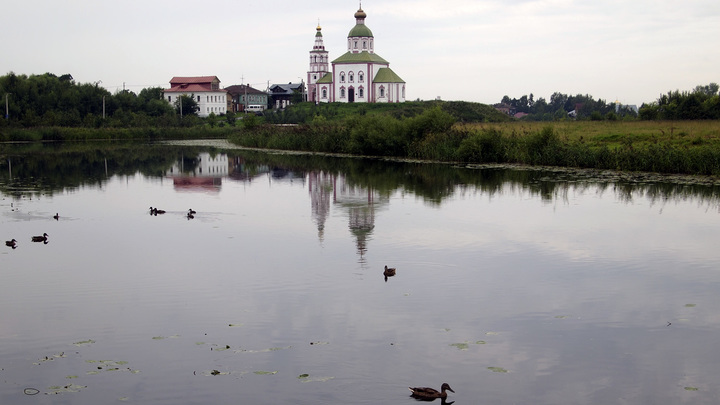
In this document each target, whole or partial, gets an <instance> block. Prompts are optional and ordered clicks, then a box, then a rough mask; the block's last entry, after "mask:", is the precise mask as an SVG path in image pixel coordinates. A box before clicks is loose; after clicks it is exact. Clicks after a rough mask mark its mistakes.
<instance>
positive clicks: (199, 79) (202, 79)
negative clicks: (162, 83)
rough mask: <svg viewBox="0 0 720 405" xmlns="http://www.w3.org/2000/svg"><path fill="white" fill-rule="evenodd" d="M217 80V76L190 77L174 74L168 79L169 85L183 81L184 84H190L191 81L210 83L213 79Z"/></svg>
mask: <svg viewBox="0 0 720 405" xmlns="http://www.w3.org/2000/svg"><path fill="white" fill-rule="evenodd" d="M215 80H217V81H218V82H219V81H220V79H218V77H217V76H190V77H182V76H175V77H173V78H172V79H170V85H173V84H175V83H177V84H180V83H185V84H192V83H212V82H213V81H215Z"/></svg>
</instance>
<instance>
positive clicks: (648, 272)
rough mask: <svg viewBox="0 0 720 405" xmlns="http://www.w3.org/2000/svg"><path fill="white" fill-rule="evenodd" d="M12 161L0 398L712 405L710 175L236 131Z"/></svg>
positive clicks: (6, 184) (718, 357) (716, 325)
mask: <svg viewBox="0 0 720 405" xmlns="http://www.w3.org/2000/svg"><path fill="white" fill-rule="evenodd" d="M0 157H2V161H1V162H0V196H1V198H2V199H1V200H0V238H2V239H3V240H10V239H12V238H15V239H17V240H18V242H17V248H16V249H12V248H10V247H6V246H3V249H2V250H0V252H1V253H0V308H1V309H2V310H1V311H0V403H1V404H24V403H28V404H31V403H32V404H37V403H40V404H50V403H53V404H56V403H57V404H65V403H67V404H101V403H103V404H107V403H116V402H121V403H122V402H129V403H138V404H210V403H212V404H237V403H264V404H280V403H293V404H331V403H342V404H362V403H368V404H369V403H373V404H375V403H383V404H413V403H415V401H414V400H413V399H412V398H410V397H409V396H408V395H409V393H410V392H409V391H408V390H407V387H408V386H433V387H435V388H439V387H440V385H441V383H443V382H448V383H449V384H450V385H451V386H452V387H453V388H454V389H455V391H456V393H455V394H452V393H450V400H455V401H456V403H457V404H479V403H488V404H490V403H492V404H530V403H532V404H679V403H686V404H716V403H718V402H719V401H720V389H719V388H718V383H717V381H718V376H719V375H720V350H718V348H717V342H718V336H720V335H719V334H718V332H720V294H718V292H719V290H720V288H719V287H720V251H719V250H718V242H720V236H719V235H720V233H719V232H718V230H719V229H720V215H719V210H720V190H718V189H717V188H713V187H708V186H689V185H681V184H672V183H655V184H650V183H646V184H628V183H620V182H615V183H613V182H607V181H599V180H593V179H591V178H590V179H589V178H585V177H581V176H572V175H568V174H564V173H551V172H543V171H531V170H511V169H503V168H495V169H482V170H480V169H473V170H471V169H463V168H454V167H451V166H447V165H431V164H418V163H399V162H387V161H380V160H361V159H345V158H333V157H318V156H299V155H268V154H262V153H259V152H252V151H245V150H236V149H229V145H226V144H223V143H215V144H213V145H210V146H202V145H201V144H175V145H167V144H166V145H152V146H148V145H123V144H109V145H106V144H90V145H66V146H57V145H46V146H38V145H29V146H28V145H16V146H12V147H10V146H2V147H0ZM150 206H153V207H159V208H161V209H164V210H166V211H167V212H166V213H165V214H163V215H157V216H152V215H150V214H149V210H148V209H149V207H150ZM189 208H193V209H194V210H196V211H197V214H195V218H193V219H188V218H187V217H186V213H187V210H188V209H189ZM55 213H58V214H59V219H58V220H55V219H53V215H54V214H55ZM43 233H47V234H48V235H49V237H48V243H47V244H43V243H35V242H31V241H30V238H31V236H33V235H41V234H43ZM384 265H389V266H391V267H396V268H397V275H396V276H395V277H391V278H389V279H388V280H387V281H386V280H385V279H384V277H383V275H382V272H383V271H382V270H383V266H384ZM26 388H32V389H34V390H37V392H38V393H37V394H36V395H28V394H32V393H35V392H36V391H34V390H29V391H24V390H25V389H26ZM437 403H440V401H439V400H438V401H437Z"/></svg>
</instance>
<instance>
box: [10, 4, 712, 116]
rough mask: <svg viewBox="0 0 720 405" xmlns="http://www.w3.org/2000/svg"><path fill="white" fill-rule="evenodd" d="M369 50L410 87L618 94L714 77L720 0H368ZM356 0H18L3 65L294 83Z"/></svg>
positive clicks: (415, 94)
mask: <svg viewBox="0 0 720 405" xmlns="http://www.w3.org/2000/svg"><path fill="white" fill-rule="evenodd" d="M362 7H363V9H364V11H365V12H366V13H367V19H366V24H367V26H368V27H369V28H370V29H371V30H372V32H373V34H374V36H375V52H376V53H377V54H378V55H380V56H382V57H383V58H385V59H386V60H387V61H389V62H390V67H391V68H392V69H393V70H394V71H395V73H397V74H398V75H399V76H400V77H401V78H402V79H403V80H405V81H406V82H407V98H408V100H415V99H418V98H419V99H422V100H429V99H434V98H436V97H440V98H442V99H443V100H465V101H477V102H482V103H487V104H492V103H496V102H499V101H500V99H501V98H502V97H503V96H504V95H508V96H510V97H511V98H513V97H516V98H520V97H521V96H522V95H524V94H528V95H529V94H530V93H533V94H534V96H535V98H536V99H537V98H540V97H544V98H546V99H548V100H549V99H550V95H551V94H552V93H553V92H556V91H559V92H562V93H566V94H572V95H574V94H578V93H582V94H590V95H592V96H593V97H595V98H596V99H604V100H605V101H608V102H610V101H615V100H616V99H617V100H619V101H621V102H622V103H624V104H637V105H640V104H642V103H643V102H651V101H654V100H656V99H657V98H658V96H659V95H660V94H663V93H666V92H667V91H670V90H681V91H682V90H692V89H693V88H694V87H695V86H696V85H699V84H703V85H705V84H708V83H711V82H720V1H718V0H684V1H677V0H673V1H670V0H634V1H628V0H623V1H618V0H605V1H590V0H587V1H586V0H583V1H578V0H513V1H500V0H383V1H379V0H364V1H363V4H362ZM357 9H358V1H357V0H312V1H311V0H253V1H244V0H234V1H230V0H205V1H202V2H200V1H186V0H174V1H168V0H142V1H140V0H123V1H118V2H114V1H113V2H111V1H103V0H66V1H50V0H24V1H6V2H4V4H3V7H2V15H3V18H2V19H3V24H2V27H3V37H4V40H3V41H2V43H1V44H0V49H1V52H0V74H2V75H4V74H7V73H9V72H11V71H12V72H15V73H16V74H26V75H30V74H42V73H45V72H50V73H54V74H56V75H58V76H59V75H61V74H65V73H70V74H72V75H73V77H74V78H75V81H76V82H78V83H92V82H97V81H102V83H101V84H100V85H101V86H104V87H106V88H107V89H108V90H110V91H111V92H113V93H114V92H115V91H117V90H118V89H122V88H123V83H124V84H125V87H126V88H127V89H129V90H132V91H134V92H136V93H137V92H139V91H140V90H142V89H143V88H145V87H154V86H162V87H169V83H168V82H169V81H170V79H171V78H172V77H173V76H218V78H219V79H220V81H221V86H230V85H233V84H240V83H243V82H244V83H250V84H251V85H252V86H253V87H256V88H259V89H262V90H264V89H265V88H266V86H267V83H268V82H270V83H271V84H272V83H288V82H291V81H292V82H299V81H300V78H303V79H304V78H305V77H306V75H307V70H308V59H309V58H308V55H309V54H308V52H309V51H310V50H311V49H312V46H313V43H314V39H315V27H316V26H317V24H318V20H319V22H320V25H321V26H322V28H323V30H322V32H323V36H324V39H325V47H326V49H327V50H328V51H329V52H330V58H331V60H332V59H334V58H337V57H339V56H340V55H342V54H343V53H344V52H345V51H346V47H347V45H346V40H347V34H348V32H349V31H350V29H351V28H352V27H353V26H354V25H355V19H354V17H353V14H354V13H355V11H356V10H357Z"/></svg>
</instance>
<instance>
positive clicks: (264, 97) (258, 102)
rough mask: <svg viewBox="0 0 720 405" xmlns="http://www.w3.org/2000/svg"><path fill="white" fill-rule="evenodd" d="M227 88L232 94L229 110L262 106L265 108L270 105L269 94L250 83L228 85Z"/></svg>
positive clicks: (243, 109) (234, 110)
mask: <svg viewBox="0 0 720 405" xmlns="http://www.w3.org/2000/svg"><path fill="white" fill-rule="evenodd" d="M225 90H226V91H227V92H228V94H229V95H230V99H231V104H230V108H229V109H228V111H232V112H242V111H245V110H247V107H248V106H250V105H252V106H261V108H259V109H260V110H265V109H266V108H267V106H268V94H267V93H266V92H264V91H262V90H258V89H255V88H252V87H250V85H249V84H239V85H234V86H230V87H226V88H225Z"/></svg>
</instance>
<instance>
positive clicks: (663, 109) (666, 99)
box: [640, 83, 720, 120]
mask: <svg viewBox="0 0 720 405" xmlns="http://www.w3.org/2000/svg"><path fill="white" fill-rule="evenodd" d="M719 88H720V86H719V85H718V84H717V83H710V84H708V85H706V86H696V87H695V89H694V90H693V91H683V92H680V91H678V90H675V91H670V92H668V93H667V94H663V95H661V96H660V98H658V99H657V101H655V102H652V103H648V104H643V105H642V107H640V118H642V119H646V120H657V119H659V120H717V119H720V94H719V93H718V89H719Z"/></svg>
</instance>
